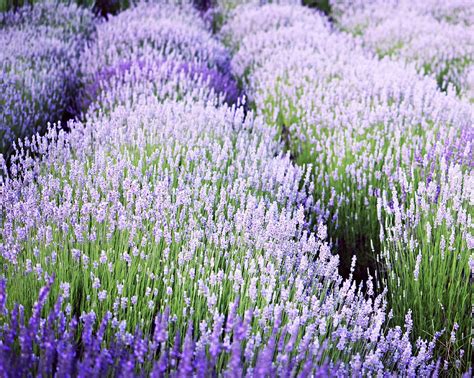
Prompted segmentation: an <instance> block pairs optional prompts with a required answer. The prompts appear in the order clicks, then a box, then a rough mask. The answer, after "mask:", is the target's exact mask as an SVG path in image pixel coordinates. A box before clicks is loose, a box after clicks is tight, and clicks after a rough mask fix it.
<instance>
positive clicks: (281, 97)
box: [224, 5, 473, 371]
mask: <svg viewBox="0 0 474 378" xmlns="http://www.w3.org/2000/svg"><path fill="white" fill-rule="evenodd" d="M274 7H275V6H274V5H269V6H264V7H261V8H256V9H255V8H253V9H252V8H250V9H249V8H243V9H241V11H239V9H238V8H237V10H236V14H238V16H236V18H235V19H236V20H239V19H242V20H246V22H245V23H244V24H243V25H242V30H243V33H244V34H245V30H246V24H247V23H248V22H249V20H251V19H252V18H254V19H257V18H258V17H259V16H258V14H259V12H260V13H265V12H266V9H268V12H269V13H270V14H271V13H273V12H274V10H273V9H272V8H274ZM294 13H295V14H296V13H297V12H296V11H294ZM313 17H315V18H317V17H320V16H318V15H317V14H314V15H313ZM288 24H289V25H290V26H287V27H277V28H274V29H270V30H267V31H262V32H260V33H249V34H248V35H246V36H245V37H243V39H242V40H241V42H240V49H239V50H238V51H237V53H236V55H235V56H234V58H233V62H232V66H233V70H234V72H235V73H236V74H238V75H243V78H244V82H245V86H246V89H247V93H248V95H249V97H250V98H251V99H252V100H253V102H254V107H255V109H256V111H257V113H259V114H262V115H264V116H265V117H266V118H267V122H268V123H269V124H270V125H275V126H276V127H277V129H278V130H279V133H280V136H281V138H282V139H283V140H284V141H285V143H286V146H287V148H288V150H289V151H290V152H291V154H292V156H294V157H295V159H296V161H297V162H298V163H300V164H312V167H313V176H312V177H313V179H312V180H313V186H314V191H315V201H314V204H313V205H312V209H311V210H310V211H309V214H310V217H312V218H313V220H314V222H315V223H317V222H321V221H323V222H326V221H327V222H328V226H329V232H328V233H329V235H331V236H332V237H333V238H334V239H333V241H334V247H335V250H336V251H338V252H339V253H341V254H342V259H343V261H344V260H346V261H350V259H351V255H353V254H354V253H355V254H356V255H357V256H358V258H359V261H360V262H361V263H362V264H363V265H362V266H363V267H367V266H372V267H374V266H376V265H378V272H377V275H378V276H380V277H381V281H379V282H380V286H384V285H385V284H386V285H387V286H388V289H389V298H390V304H391V306H392V308H393V310H394V315H395V318H394V321H395V322H398V323H403V319H404V316H405V314H406V313H407V311H409V310H411V311H413V312H412V314H413V318H414V331H415V333H416V334H418V335H423V334H425V335H426V334H431V335H434V334H435V333H436V332H444V336H443V339H442V342H441V343H440V344H439V349H438V352H439V353H440V355H442V356H443V358H445V359H446V363H445V365H446V366H447V365H449V364H450V363H451V364H452V365H451V366H452V367H453V368H454V369H456V368H459V369H460V370H461V371H462V370H463V369H467V368H468V367H469V366H470V362H469V357H467V356H469V355H470V350H471V342H472V321H471V317H470V302H471V301H470V299H469V298H471V295H472V288H471V284H470V282H469V279H468V277H469V276H470V275H471V268H470V266H472V261H471V260H472V257H471V252H470V251H471V250H472V248H473V244H472V234H471V231H470V228H471V227H472V214H471V210H470V209H471V207H472V201H471V199H470V198H471V197H472V194H471V192H472V190H471V188H472V184H471V182H472V179H473V178H472V165H473V160H472V156H473V155H472V136H473V134H472V124H473V118H472V117H473V115H472V109H471V108H470V107H469V105H468V104H466V103H464V102H463V101H460V100H459V99H458V98H456V97H455V96H453V95H452V94H443V93H441V92H439V91H438V89H437V86H436V82H435V81H433V80H431V79H428V78H420V77H419V76H418V74H417V72H416V67H411V66H406V65H404V64H403V65H402V64H398V63H396V62H392V61H390V60H388V59H384V60H382V61H379V60H378V59H376V58H374V57H372V56H371V55H370V54H368V53H367V52H366V51H364V49H362V48H361V47H360V46H359V43H358V41H357V40H353V39H351V38H350V37H349V36H347V35H345V34H339V33H337V32H333V31H331V30H330V29H329V28H326V29H325V28H322V29H319V31H318V33H315V34H309V30H311V28H312V25H311V24H314V22H313V23H310V25H306V23H305V22H298V20H297V19H296V18H295V20H294V21H293V23H291V22H289V23H288ZM320 24H321V23H320ZM228 25H229V30H227V31H226V33H227V35H233V34H234V35H240V34H239V32H240V31H239V30H240V29H239V27H240V26H239V22H237V21H231V22H230V23H229V24H228ZM233 29H236V31H235V32H234V31H233ZM224 30H226V29H225V28H224ZM305 35H306V37H305ZM247 51H251V52H252V54H251V56H248V55H247V54H246V52H247ZM270 57H271V58H270ZM428 188H429V189H428ZM448 250H449V253H448ZM374 252H375V253H374ZM377 256H378V259H379V262H380V263H379V264H376V261H375V259H376V258H377ZM364 260H366V261H364ZM367 260H368V261H367ZM434 267H436V268H434ZM372 274H375V272H374V271H373V270H372ZM447 287H448V288H449V289H448V290H446V288H447ZM427 319H430V320H429V321H427ZM463 364H465V365H463Z"/></svg>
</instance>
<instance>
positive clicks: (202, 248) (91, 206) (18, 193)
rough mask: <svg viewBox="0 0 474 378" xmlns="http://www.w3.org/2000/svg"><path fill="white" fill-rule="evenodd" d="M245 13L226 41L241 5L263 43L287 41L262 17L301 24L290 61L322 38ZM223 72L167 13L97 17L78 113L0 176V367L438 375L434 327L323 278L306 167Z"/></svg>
mask: <svg viewBox="0 0 474 378" xmlns="http://www.w3.org/2000/svg"><path fill="white" fill-rule="evenodd" d="M249 9H250V10H251V11H250V14H246V17H247V16H248V17H249V18H247V19H246V18H245V17H244V18H243V19H241V20H239V19H236V25H237V27H236V28H235V29H234V30H233V34H229V37H228V38H227V40H228V41H231V40H235V39H234V38H237V39H238V38H239V37H238V36H239V34H238V33H241V34H240V35H242V36H243V35H244V34H252V29H251V28H252V25H253V24H252V17H250V16H251V14H252V12H261V13H260V15H262V14H267V15H268V16H269V17H267V18H264V19H263V22H262V19H259V26H260V27H262V28H266V27H267V28H268V29H269V30H271V31H272V32H273V33H274V34H275V39H274V41H275V46H276V45H278V44H279V43H280V39H278V38H281V40H282V41H284V40H285V38H287V37H289V36H291V34H288V33H283V32H282V33H281V34H278V33H275V31H274V30H272V28H273V25H274V24H279V25H280V26H283V25H284V24H286V25H288V24H291V23H292V20H293V19H294V17H297V18H298V19H299V20H300V21H301V22H302V23H301V25H306V26H305V27H303V29H302V30H301V36H302V37H304V38H302V39H301V45H299V46H298V45H295V46H294V47H295V49H297V51H298V50H299V49H298V48H301V47H304V43H306V42H307V41H308V40H310V41H311V40H312V39H311V38H313V36H314V35H315V34H316V33H315V31H318V32H319V34H317V35H316V36H315V37H314V38H315V39H314V41H319V39H320V40H321V41H323V40H324V39H326V38H327V39H328V42H327V43H328V45H327V46H326V45H320V49H321V50H320V51H321V52H323V51H325V50H324V49H323V47H329V46H331V43H330V42H331V41H330V39H331V38H334V41H336V40H337V39H338V38H340V37H336V36H333V35H332V34H331V33H329V31H328V26H327V24H326V21H325V20H323V19H322V18H321V17H319V16H317V15H315V14H313V13H312V12H309V11H307V10H304V8H301V7H271V6H270V7H266V8H262V9H260V8H249ZM267 12H269V13H267ZM273 12H276V13H273ZM243 14H244V15H245V12H244V13H243ZM255 14H256V13H254V15H255ZM246 20H247V21H250V23H248V24H247V23H246V22H247V21H246ZM282 30H284V29H282ZM287 31H288V30H287ZM291 31H297V29H291ZM308 31H311V33H308ZM257 35H258V33H256V34H255V36H257ZM308 36H309V37H308ZM293 38H294V37H293ZM245 41H246V39H245V38H244V42H243V43H246V42H245ZM267 41H268V40H267V38H266V37H265V38H264V39H262V43H263V44H267ZM286 41H287V42H288V45H294V42H295V41H294V40H292V39H291V38H287V39H286ZM344 43H350V42H348V41H346V42H344ZM336 46H340V49H339V50H338V49H336V50H331V49H330V48H327V49H326V50H327V52H328V53H330V54H332V55H330V56H328V58H326V60H321V61H320V62H321V63H323V62H327V61H329V58H331V59H334V60H333V62H334V63H335V64H336V65H337V67H339V69H342V67H344V65H343V64H342V63H341V62H340V61H339V60H338V59H339V58H338V57H342V58H341V59H343V57H344V56H345V54H346V52H347V50H345V49H346V48H347V45H344V44H339V45H338V44H336ZM351 46H352V45H351ZM251 47H252V46H250V45H249V50H248V51H247V53H248V55H247V57H249V58H252V59H255V63H252V66H253V65H255V67H256V66H258V65H260V64H263V63H264V60H262V61H259V60H258V59H260V58H264V56H265V55H264V54H260V53H258V54H257V52H258V51H259V49H258V45H255V47H256V48H254V49H253V50H250V48H251ZM313 47H315V48H317V47H316V45H314V46H313ZM355 48H357V47H355ZM240 51H243V50H242V49H241V50H240ZM268 51H269V52H271V53H272V54H273V53H275V51H273V52H272V51H270V50H268ZM284 51H288V50H286V49H284V48H283V46H281V52H282V57H284V56H285V55H283V52H284ZM312 53H313V52H311V54H312ZM242 55H244V54H242ZM311 56H312V55H310V54H309V51H308V55H307V57H308V58H311ZM361 56H362V53H361ZM298 57H299V58H301V56H298V55H296V56H294V58H293V59H294V60H293V62H295V63H296V61H297V59H298ZM313 58H315V59H313V60H311V59H310V60H308V65H307V66H303V65H301V71H298V70H297V69H295V74H296V73H299V72H303V73H304V76H303V77H301V78H300V80H301V81H299V82H296V83H302V84H303V83H304V82H305V80H306V79H307V78H308V77H309V76H308V75H311V72H313V70H314V66H312V65H311V64H315V62H318V61H319V58H320V56H313ZM234 59H238V58H237V56H236V57H235V58H234ZM360 59H362V58H360ZM235 61H238V60H234V62H235ZM291 61H292V60H291V56H289V55H288V54H287V55H286V61H282V60H280V59H276V60H275V62H277V63H278V64H281V66H280V67H278V66H276V67H273V69H277V68H281V69H283V68H284V65H285V64H290V63H291ZM343 61H344V60H343ZM361 61H362V60H361ZM299 63H301V60H300V61H299ZM249 67H250V66H249ZM286 67H288V66H286ZM295 68H297V67H295ZM229 69H230V56H229V54H228V51H227V50H226V49H225V48H224V47H223V46H222V45H221V44H220V43H219V42H217V41H216V40H215V39H213V38H212V37H211V35H210V33H209V31H208V30H207V26H206V24H205V23H204V22H203V21H202V20H201V19H200V17H199V15H198V14H197V13H196V12H195V11H194V10H193V9H192V8H191V7H189V6H186V5H181V6H176V5H169V4H164V3H156V4H152V3H143V4H140V5H138V6H137V7H135V8H132V9H130V10H128V11H126V12H123V13H122V14H120V15H118V16H115V17H110V19H109V21H108V22H106V23H103V24H101V25H99V26H98V28H97V33H96V38H95V41H94V43H92V44H90V45H89V46H88V47H87V48H86V50H85V52H84V54H83V55H82V63H81V67H80V71H81V76H82V78H83V79H82V80H83V83H84V90H83V92H82V95H81V101H80V103H81V104H82V107H83V111H84V122H71V123H70V124H69V125H68V128H69V129H70V132H69V133H65V132H64V131H61V130H57V129H56V128H54V127H51V128H49V130H48V132H47V133H46V135H45V136H44V137H39V136H35V137H33V138H31V139H30V140H25V141H24V142H23V143H21V144H20V148H18V149H17V151H16V153H15V154H14V155H13V157H12V159H11V165H10V166H9V167H8V168H7V167H6V166H5V165H4V166H3V168H2V169H3V174H2V183H1V191H0V206H1V218H0V220H1V223H0V226H1V227H0V235H1V244H0V260H1V264H2V268H3V270H2V272H3V273H2V274H3V275H4V276H5V277H4V278H5V279H6V280H3V279H2V281H1V283H0V319H1V320H2V323H3V326H2V327H1V328H0V340H1V344H0V374H2V375H13V376H14V375H27V374H29V373H42V374H44V375H52V374H58V375H60V376H72V375H79V376H103V375H106V374H114V375H123V376H131V375H145V374H151V375H153V376H163V375H180V376H191V375H193V374H195V375H200V376H207V375H209V374H215V373H217V374H222V375H229V376H241V375H242V374H245V375H249V376H265V375H271V376H273V375H279V376H280V375H281V376H295V375H301V376H307V375H309V374H314V375H323V376H326V375H347V374H352V375H354V376H360V375H367V374H386V375H388V374H391V373H395V374H396V373H398V374H403V375H410V376H414V375H430V374H434V375H436V374H437V373H438V370H439V368H440V362H439V361H437V360H436V359H435V358H433V349H434V348H435V346H436V341H437V339H438V338H439V336H440V334H439V333H438V334H436V335H435V336H434V337H433V338H432V340H431V341H430V342H426V341H423V340H422V339H418V340H417V341H416V343H414V342H413V337H414V336H413V335H412V331H413V319H412V315H411V314H410V312H407V313H406V316H405V317H404V322H403V323H404V324H403V327H399V326H396V327H392V328H389V322H390V319H391V318H392V314H391V313H388V314H387V311H388V309H387V302H386V293H385V292H383V293H381V294H380V295H376V294H374V288H373V284H372V280H371V279H369V280H368V281H367V282H366V283H365V287H363V285H360V286H357V285H356V283H355V282H354V281H353V280H352V277H349V278H348V279H343V278H342V277H341V276H340V275H339V274H338V271H337V267H338V264H339V258H338V257H337V255H333V254H332V253H331V251H330V244H329V242H328V240H327V239H328V229H327V227H326V226H325V224H324V222H325V221H329V225H330V227H329V230H330V231H332V229H331V227H332V226H331V225H332V219H335V218H334V217H332V218H331V219H328V217H327V214H328V213H329V210H325V209H329V208H328V207H326V206H327V204H326V202H325V201H326V197H325V196H324V194H323V195H319V193H318V192H316V194H318V195H314V193H315V190H319V189H317V188H319V186H320V185H321V182H324V181H323V179H322V178H321V179H320V178H319V177H318V176H317V175H316V176H315V172H314V169H315V167H317V166H318V165H317V164H314V161H313V162H311V163H312V164H311V165H307V164H304V162H302V161H301V158H300V157H298V158H297V162H298V163H301V164H298V165H296V164H294V163H293V162H292V159H291V157H292V156H291V155H293V157H296V156H300V154H297V152H298V151H297V150H294V151H293V150H292V151H291V153H290V152H289V153H283V152H282V151H284V150H285V148H287V147H288V145H289V144H290V143H291V140H290V139H289V137H290V128H291V124H286V123H282V124H281V128H280V129H279V128H272V127H268V124H267V122H266V117H267V116H268V113H264V115H263V116H260V115H257V116H254V115H252V114H251V113H247V114H246V111H245V108H244V107H243V106H240V105H239V102H241V101H243V100H239V99H238V91H237V88H236V86H235V83H234V82H233V81H232V80H231V79H230V78H229V76H228V71H229ZM305 69H306V71H305ZM321 69H324V67H323V66H321ZM242 72H245V73H246V74H247V79H248V80H250V82H252V83H253V84H255V85H257V84H258V83H259V81H257V80H255V81H254V79H252V77H254V76H253V75H254V73H253V70H252V69H248V70H247V69H244V70H243V71H242ZM255 72H257V71H255ZM261 72H262V75H264V77H265V78H267V79H268V80H270V81H268V82H267V83H270V84H271V86H273V88H274V89H278V88H280V85H284V84H288V82H287V81H285V77H282V78H278V79H276V80H274V81H271V75H272V74H273V75H277V74H278V72H281V71H278V70H275V71H268V72H267V73H265V72H264V71H261ZM292 72H293V71H291V73H292ZM292 74H293V73H292ZM337 74H338V72H335V75H336V76H334V77H332V76H331V78H336V80H337ZM255 77H256V76H255ZM274 78H277V76H274ZM247 79H246V80H247ZM341 79H342V77H341ZM344 79H346V78H345V77H344ZM321 81H322V82H323V83H324V82H326V80H325V79H322V80H321ZM329 81H330V80H329ZM262 83H263V82H262ZM248 88H249V92H250V93H252V100H254V101H255V100H256V99H258V93H260V92H259V91H257V90H254V89H253V88H254V87H251V86H249V87H248ZM255 88H256V87H255ZM281 88H282V87H281ZM294 88H296V89H297V90H298V91H300V90H301V88H300V86H296V87H294ZM290 89H291V88H290V87H287V90H290ZM288 93H289V92H288ZM298 93H300V92H298ZM298 93H297V95H298V100H301V101H304V99H302V96H301V95H299V94H298ZM301 93H303V92H301ZM312 93H313V92H311V93H310V95H311V94H312ZM328 93H331V92H328ZM276 95H278V96H280V93H276V94H275V97H274V99H278V98H279V99H281V105H279V106H280V107H281V109H282V110H283V109H284V106H285V105H286V106H289V105H291V103H289V102H286V101H287V100H286V99H284V98H283V97H277V96H276ZM321 95H322V94H320V96H321ZM337 95H338V94H336V97H334V98H333V100H334V101H335V100H336V99H337ZM355 96H357V94H355ZM262 98H263V97H262ZM344 98H345V97H341V99H342V100H344ZM317 99H318V97H314V100H317ZM306 100H308V99H306ZM233 101H236V102H237V105H229V104H230V103H232V102H233ZM255 103H256V104H257V103H258V102H257V101H255ZM453 103H454V100H453ZM308 104H310V102H309V103H308ZM336 105H337V104H336ZM258 109H260V107H258ZM261 109H263V108H261ZM294 109H296V108H294ZM308 109H309V110H310V108H308ZM323 110H324V109H323ZM258 111H259V112H260V110H258ZM295 111H296V114H298V115H303V114H304V112H303V110H295ZM323 114H324V113H323ZM355 114H357V113H355ZM315 116H319V114H318V112H315V113H313V117H315ZM328 117H329V116H328ZM456 120H457V119H456ZM291 130H292V132H293V128H291ZM282 136H284V137H283V138H282ZM453 137H454V136H453ZM280 140H281V141H280ZM295 141H296V140H294V142H295ZM317 146H318V145H317V144H315V147H317ZM23 147H26V148H25V149H24V148H23ZM294 148H296V145H295V146H294ZM355 151H356V150H355ZM316 179H317V180H316ZM324 179H325V180H329V178H326V176H325V177H324ZM336 194H337V193H336ZM336 194H334V200H335V199H336V197H335V196H336ZM321 198H322V200H321ZM339 198H340V197H338V198H337V199H339ZM338 205H340V204H338ZM313 217H314V218H315V219H313ZM316 217H317V219H316ZM342 221H343V220H341V222H342ZM352 269H353V268H352ZM38 291H39V292H40V294H39V298H37V300H35V298H34V296H32V293H37V292H38ZM15 303H16V304H15ZM78 340H79V341H78ZM1 369H3V370H1Z"/></svg>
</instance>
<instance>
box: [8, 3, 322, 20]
mask: <svg viewBox="0 0 474 378" xmlns="http://www.w3.org/2000/svg"><path fill="white" fill-rule="evenodd" d="M38 1H41V0H0V11H8V10H14V9H17V8H20V7H22V6H24V5H27V4H30V5H33V4H34V3H36V2H38ZM58 1H62V2H65V3H68V4H69V3H71V2H75V3H77V4H79V5H81V6H84V7H90V8H93V9H94V11H95V13H96V14H98V15H101V16H103V17H106V16H107V14H115V13H117V12H119V11H121V10H124V9H127V8H129V7H130V6H131V5H132V4H133V3H134V0H58ZM230 1H232V0H230ZM193 2H194V4H195V6H196V8H198V9H199V10H202V11H205V10H207V9H209V8H210V7H211V6H213V5H215V4H214V3H215V2H216V0H193ZM302 3H303V5H306V6H308V7H312V8H317V9H319V10H321V11H322V12H324V13H325V14H327V15H329V14H330V11H331V6H330V4H329V0H302Z"/></svg>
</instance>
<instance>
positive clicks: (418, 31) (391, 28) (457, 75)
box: [331, 0, 474, 101]
mask: <svg viewBox="0 0 474 378" xmlns="http://www.w3.org/2000/svg"><path fill="white" fill-rule="evenodd" d="M331 4H332V7H333V10H334V14H335V16H336V20H337V22H338V25H339V27H341V28H342V29H344V30H346V31H349V32H351V33H353V34H355V35H358V36H360V38H361V39H362V41H363V43H364V45H365V46H366V47H367V48H370V49H372V50H373V51H374V52H376V53H377V55H378V56H380V57H383V56H389V57H391V58H392V59H395V60H401V61H404V62H408V63H412V64H414V65H415V67H416V69H417V70H418V71H419V72H421V73H423V74H429V75H432V76H433V77H434V78H436V80H437V82H438V85H439V87H440V88H441V89H443V90H449V87H450V86H453V87H454V88H455V89H456V90H457V92H458V93H461V94H462V95H463V96H465V97H467V98H468V99H471V100H472V101H474V5H473V3H472V1H469V0H467V1H466V0H455V1H440V0H428V1H426V0H416V1H413V0H370V1H356V2H354V1H352V0H351V1H346V0H331Z"/></svg>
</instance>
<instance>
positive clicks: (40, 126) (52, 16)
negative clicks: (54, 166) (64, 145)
mask: <svg viewBox="0 0 474 378" xmlns="http://www.w3.org/2000/svg"><path fill="white" fill-rule="evenodd" d="M92 29H93V18H92V14H91V13H90V12H88V11H86V10H82V9H81V8H78V7H76V6H68V7H66V6H64V5H57V4H56V3H52V2H47V3H44V4H40V5H38V6H35V7H26V8H24V9H20V10H19V11H18V12H8V13H5V14H2V15H1V18H0V30H1V35H0V51H1V52H0V54H1V56H0V58H1V59H0V71H1V79H0V106H1V109H2V111H1V115H0V151H1V152H3V153H6V154H9V153H10V152H12V148H11V145H12V143H14V142H15V141H16V140H17V139H18V138H22V137H25V136H29V135H32V134H34V133H36V132H42V131H44V130H45V128H46V127H47V123H48V122H55V121H57V120H59V119H61V118H62V117H63V116H64V115H65V114H66V113H67V112H69V113H71V112H72V111H73V110H72V109H73V108H74V107H73V102H72V100H73V93H74V91H75V89H76V88H77V84H78V77H77V75H78V55H79V51H80V50H81V48H82V46H83V44H84V40H85V38H87V37H88V36H89V35H90V33H91V31H92Z"/></svg>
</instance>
